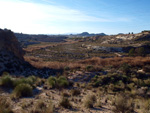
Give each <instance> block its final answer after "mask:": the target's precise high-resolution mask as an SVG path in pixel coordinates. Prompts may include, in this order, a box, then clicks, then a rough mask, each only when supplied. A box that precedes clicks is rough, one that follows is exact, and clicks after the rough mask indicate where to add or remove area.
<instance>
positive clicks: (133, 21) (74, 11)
mask: <svg viewBox="0 0 150 113" xmlns="http://www.w3.org/2000/svg"><path fill="white" fill-rule="evenodd" d="M149 5H150V0H0V14H1V16H0V28H8V29H11V30H12V31H14V32H22V33H29V34H63V33H80V32H84V31H87V32H90V33H101V32H104V33H106V34H117V33H128V32H134V33H138V32H141V31H142V30H150V12H149V11H150V7H149Z"/></svg>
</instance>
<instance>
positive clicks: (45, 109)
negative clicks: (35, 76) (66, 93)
mask: <svg viewBox="0 0 150 113" xmlns="http://www.w3.org/2000/svg"><path fill="white" fill-rule="evenodd" d="M53 112H54V106H53V104H52V102H50V103H49V104H46V103H45V102H43V101H39V102H37V104H36V105H35V108H33V109H32V110H31V113H53Z"/></svg>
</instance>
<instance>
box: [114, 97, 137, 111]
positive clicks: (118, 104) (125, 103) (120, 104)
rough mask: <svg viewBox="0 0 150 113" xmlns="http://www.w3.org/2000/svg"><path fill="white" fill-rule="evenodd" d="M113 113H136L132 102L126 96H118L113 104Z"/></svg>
mask: <svg viewBox="0 0 150 113" xmlns="http://www.w3.org/2000/svg"><path fill="white" fill-rule="evenodd" d="M113 106H114V108H113V112H114V113H132V112H134V106H133V102H132V100H130V99H129V98H127V97H126V96H123V95H122V96H120V95H119V96H117V97H116V99H115V100H114V102H113Z"/></svg>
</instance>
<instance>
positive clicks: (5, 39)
mask: <svg viewBox="0 0 150 113" xmlns="http://www.w3.org/2000/svg"><path fill="white" fill-rule="evenodd" d="M0 51H5V52H6V51H7V52H9V53H12V54H14V55H15V56H16V57H18V58H19V59H22V60H23V55H24V52H23V50H22V48H21V47H20V44H19V42H18V40H17V38H16V37H15V35H14V33H13V32H12V31H10V30H2V29H0Z"/></svg>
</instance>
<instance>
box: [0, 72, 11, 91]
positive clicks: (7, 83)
mask: <svg viewBox="0 0 150 113" xmlns="http://www.w3.org/2000/svg"><path fill="white" fill-rule="evenodd" d="M0 82H1V83H0V85H1V86H3V87H7V88H12V87H13V79H12V77H11V76H10V75H4V76H2V78H1V81H0Z"/></svg>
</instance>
